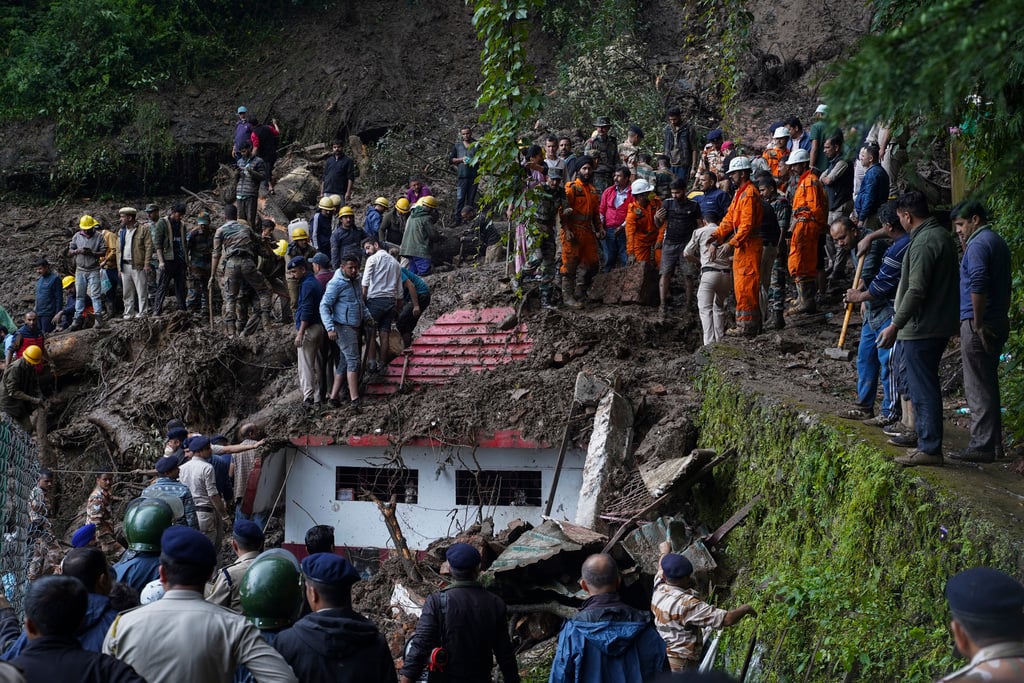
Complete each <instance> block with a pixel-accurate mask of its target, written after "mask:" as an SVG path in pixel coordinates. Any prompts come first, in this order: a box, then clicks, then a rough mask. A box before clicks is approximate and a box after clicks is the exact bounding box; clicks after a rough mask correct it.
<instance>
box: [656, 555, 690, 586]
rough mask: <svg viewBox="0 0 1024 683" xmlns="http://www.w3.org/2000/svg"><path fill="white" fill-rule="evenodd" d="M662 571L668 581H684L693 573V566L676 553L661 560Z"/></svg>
mask: <svg viewBox="0 0 1024 683" xmlns="http://www.w3.org/2000/svg"><path fill="white" fill-rule="evenodd" d="M661 571H662V572H664V574H665V578H666V579H672V580H673V581H675V580H677V579H684V578H686V577H687V576H689V575H690V574H692V573H693V564H692V563H691V562H690V561H689V560H688V559H686V558H685V557H683V556H682V555H677V554H676V553H669V554H668V555H666V556H665V557H663V558H661Z"/></svg>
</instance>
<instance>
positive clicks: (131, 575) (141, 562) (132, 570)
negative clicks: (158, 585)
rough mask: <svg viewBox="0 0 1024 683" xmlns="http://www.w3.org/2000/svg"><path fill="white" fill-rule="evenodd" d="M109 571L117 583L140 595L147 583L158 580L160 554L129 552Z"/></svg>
mask: <svg viewBox="0 0 1024 683" xmlns="http://www.w3.org/2000/svg"><path fill="white" fill-rule="evenodd" d="M111 569H113V570H114V576H116V577H117V580H118V582H119V583H123V584H125V585H128V586H131V587H132V588H134V589H135V590H137V591H138V592H140V593H141V592H142V589H143V588H145V587H146V584H147V583H149V582H150V581H154V580H156V579H159V578H160V553H152V552H143V551H137V550H129V551H127V552H126V553H125V556H124V557H122V558H121V559H120V560H118V561H117V563H116V564H114V566H113V567H111Z"/></svg>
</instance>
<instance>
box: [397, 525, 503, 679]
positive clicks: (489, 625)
mask: <svg viewBox="0 0 1024 683" xmlns="http://www.w3.org/2000/svg"><path fill="white" fill-rule="evenodd" d="M445 559H446V560H448V566H449V567H451V571H452V578H453V579H455V581H453V582H452V584H451V585H449V586H448V587H447V588H445V589H444V590H442V591H439V592H437V593H433V594H432V595H431V596H430V597H429V598H427V602H426V604H425V605H423V616H421V617H420V621H419V623H418V624H417V625H416V633H415V635H414V636H413V642H412V645H411V646H410V648H409V653H408V656H407V657H406V658H405V666H404V667H402V683H411V682H412V681H415V680H416V679H418V678H419V675H420V672H421V671H423V668H424V667H425V666H426V664H427V659H428V658H429V657H430V653H431V651H432V650H433V649H434V648H435V647H444V648H445V650H447V651H448V668H447V670H446V673H447V674H448V680H450V681H451V683H470V682H472V681H485V680H490V678H491V662H492V659H491V657H492V653H493V656H494V658H495V659H497V661H498V668H499V669H501V675H502V676H503V677H504V680H505V682H506V683H519V668H518V667H517V666H516V657H515V654H514V653H513V651H512V643H511V641H510V640H509V636H508V623H507V621H506V619H505V603H504V602H502V600H501V598H499V597H498V596H497V595H494V594H493V593H491V592H489V591H488V590H487V589H486V588H484V587H483V586H482V585H480V583H479V582H478V581H477V577H478V576H479V575H480V552H479V551H478V550H477V549H476V548H474V547H473V546H471V545H469V544H468V543H456V544H455V545H453V546H452V547H450V548H448V551H447V552H446V553H445Z"/></svg>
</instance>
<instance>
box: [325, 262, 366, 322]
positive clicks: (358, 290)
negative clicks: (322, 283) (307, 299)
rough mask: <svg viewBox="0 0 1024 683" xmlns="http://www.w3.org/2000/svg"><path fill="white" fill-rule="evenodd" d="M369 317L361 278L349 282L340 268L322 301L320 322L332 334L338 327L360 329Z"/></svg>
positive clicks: (329, 283) (328, 284)
mask: <svg viewBox="0 0 1024 683" xmlns="http://www.w3.org/2000/svg"><path fill="white" fill-rule="evenodd" d="M369 317H370V310H369V309H368V308H367V307H366V302H365V301H363V287H362V285H361V284H360V283H359V278H355V279H352V280H349V279H348V278H347V277H345V274H344V273H342V272H341V269H340V268H339V269H338V270H336V271H335V272H334V277H332V278H331V281H330V282H328V283H327V289H326V291H324V298H322V299H320V320H321V322H323V324H324V329H326V330H327V331H328V332H330V331H331V330H333V329H334V327H335V326H336V325H349V326H351V327H359V326H360V325H362V324H363V320H365V319H366V318H369Z"/></svg>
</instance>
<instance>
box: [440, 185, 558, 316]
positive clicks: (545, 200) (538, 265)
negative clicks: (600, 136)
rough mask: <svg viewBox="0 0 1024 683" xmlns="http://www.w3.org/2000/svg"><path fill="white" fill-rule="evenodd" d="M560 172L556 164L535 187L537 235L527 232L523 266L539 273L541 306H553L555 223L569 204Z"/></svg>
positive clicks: (526, 269)
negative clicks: (527, 251) (542, 182)
mask: <svg viewBox="0 0 1024 683" xmlns="http://www.w3.org/2000/svg"><path fill="white" fill-rule="evenodd" d="M563 175H564V174H563V171H562V169H561V168H559V167H558V166H553V167H551V168H549V169H548V176H547V181H546V182H545V183H544V184H543V185H540V186H538V187H537V189H536V197H537V214H536V221H537V230H536V231H535V232H536V234H530V235H529V242H530V250H529V257H528V258H527V260H526V264H525V266H524V270H525V271H528V272H535V273H537V274H539V276H540V286H539V289H540V305H541V306H542V307H543V308H554V304H553V303H552V301H551V284H552V283H553V282H554V279H555V223H556V222H557V221H558V217H559V216H560V215H561V214H562V212H563V211H564V210H565V209H566V207H567V206H568V204H567V202H566V198H565V185H564V184H563V182H562V177H563ZM428 297H429V294H428Z"/></svg>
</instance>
